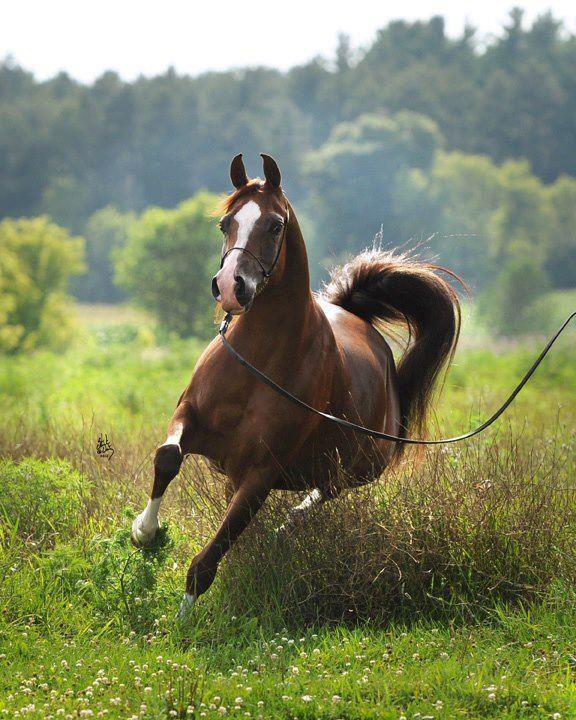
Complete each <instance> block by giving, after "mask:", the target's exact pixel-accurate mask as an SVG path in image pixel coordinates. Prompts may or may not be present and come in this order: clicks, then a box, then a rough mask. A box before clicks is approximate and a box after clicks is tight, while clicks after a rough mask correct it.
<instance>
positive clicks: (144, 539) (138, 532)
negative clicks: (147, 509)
mask: <svg viewBox="0 0 576 720" xmlns="http://www.w3.org/2000/svg"><path fill="white" fill-rule="evenodd" d="M157 530H158V527H155V528H153V529H152V530H148V531H146V530H144V528H143V527H142V520H141V518H140V515H138V517H136V518H135V519H134V522H133V523H132V534H131V535H130V540H131V541H132V545H134V547H137V548H142V547H148V546H149V545H151V544H152V543H153V542H154V538H155V537H156V532H157Z"/></svg>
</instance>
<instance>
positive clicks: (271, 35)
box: [0, 0, 576, 81]
mask: <svg viewBox="0 0 576 720" xmlns="http://www.w3.org/2000/svg"><path fill="white" fill-rule="evenodd" d="M0 2H1V3H2V11H1V14H0V58H2V57H5V56H7V55H11V56H13V57H14V59H15V60H16V61H17V62H19V63H20V64H21V65H23V66H24V67H25V68H27V69H29V70H32V71H33V72H34V73H35V74H36V76H37V77H38V78H40V79H45V78H48V77H51V76H53V75H54V74H55V73H57V72H59V71H61V70H65V71H67V72H68V73H69V74H70V75H72V76H73V77H75V78H77V79H79V80H83V81H91V80H93V79H94V78H95V77H97V76H98V75H100V74H101V73H102V72H103V71H104V70H108V69H112V70H116V71H117V72H119V73H120V74H121V75H122V76H123V77H124V78H126V79H133V78H135V77H137V76H138V75H141V74H143V75H156V74H159V73H162V72H164V71H165V70H166V69H167V68H168V67H169V66H171V65H173V66H174V67H175V68H176V70H177V71H178V72H180V73H189V74H192V75H196V74H198V73H201V72H204V71H206V70H223V69H228V68H231V67H243V66H254V65H268V66H273V67H278V68H282V69H286V68H289V67H291V66H292V65H296V64H299V63H303V62H306V61H307V60H309V59H310V58H312V57H314V56H315V55H323V56H327V57H332V55H333V53H334V49H335V47H336V38H337V35H338V33H339V32H346V33H348V34H349V35H350V36H351V38H352V42H353V45H354V46H358V45H360V46H363V45H366V44H368V43H370V41H371V40H372V39H373V38H374V35H375V32H376V30H377V29H378V28H380V27H382V26H384V25H385V24H386V23H387V22H388V21H389V20H392V19H398V18H400V17H402V18H405V19H408V20H415V19H426V18H429V17H430V16H431V15H433V14H438V15H443V16H444V17H445V18H446V22H447V28H448V32H449V33H450V34H452V35H454V34H458V33H460V32H461V30H462V28H463V27H464V24H465V23H466V21H468V22H470V23H471V24H473V25H475V26H477V27H478V29H479V30H480V32H481V33H482V35H483V36H485V35H489V34H491V33H497V32H498V31H499V28H500V27H501V26H502V23H503V22H505V21H506V17H507V12H508V8H509V7H511V6H512V5H513V4H514V2H511V4H510V5H509V6H507V5H506V4H503V3H502V2H501V0H481V1H480V0H474V1H473V2H468V3H466V4H465V6H464V4H463V3H462V2H459V1H458V0H437V2H435V3H430V2H427V1H426V0H404V1H403V2H402V3H400V4H397V3H386V2H383V1H382V0H351V1H350V2H346V3H343V2H338V1H337V0H331V2H314V0H284V2H281V1H279V0H270V1H269V2H263V0H256V1H255V0H237V1H235V2H234V1H233V0H161V1H159V0H138V1H135V0H98V1H97V2H94V0H92V1H89V0H12V1H11V0H0ZM517 4H518V5H521V6H522V7H524V8H525V9H526V14H527V18H528V20H531V19H533V18H534V17H535V16H536V15H538V14H540V13H542V12H544V11H546V10H548V9H551V10H552V11H553V13H554V14H555V15H556V16H557V17H558V18H562V19H564V20H565V22H566V24H567V27H568V28H569V29H570V31H571V32H576V3H575V2H574V0H548V2H547V1H546V0H523V2H520V0H518V2H517Z"/></svg>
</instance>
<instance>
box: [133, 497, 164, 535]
mask: <svg viewBox="0 0 576 720" xmlns="http://www.w3.org/2000/svg"><path fill="white" fill-rule="evenodd" d="M161 503H162V498H161V497H159V498H154V499H152V498H150V499H149V500H148V503H147V504H146V507H145V508H144V510H143V511H142V512H141V513H140V515H138V517H139V519H140V529H141V530H142V531H143V532H144V533H145V534H146V535H148V534H149V533H151V532H154V531H156V530H157V529H158V525H159V523H158V511H159V510H160V504H161Z"/></svg>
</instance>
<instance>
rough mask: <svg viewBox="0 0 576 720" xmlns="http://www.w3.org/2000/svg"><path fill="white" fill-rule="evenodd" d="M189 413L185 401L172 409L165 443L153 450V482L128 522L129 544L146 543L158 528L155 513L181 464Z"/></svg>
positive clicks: (188, 428) (188, 424) (141, 544)
mask: <svg viewBox="0 0 576 720" xmlns="http://www.w3.org/2000/svg"><path fill="white" fill-rule="evenodd" d="M190 425H191V414H190V410H189V406H188V403H182V404H181V405H179V406H178V407H177V408H176V411H175V413H174V415H173V416H172V420H171V421H170V425H169V426H168V437H167V438H166V442H165V443H164V444H163V445H161V446H160V447H159V448H158V450H156V456H155V458H154V483H153V485H152V493H151V495H150V498H149V499H148V503H147V504H146V507H145V508H144V510H142V512H141V513H140V514H139V515H138V516H137V517H136V518H135V519H134V522H133V523H132V543H133V544H134V545H136V546H137V547H141V546H145V545H149V544H150V543H151V542H152V541H153V540H154V537H155V535H156V531H157V530H158V528H159V527H160V523H159V522H158V512H159V510H160V505H161V503H162V499H163V497H164V493H165V492H166V488H167V487H168V485H169V484H170V482H171V481H172V480H173V479H174V478H175V477H176V475H177V474H178V472H179V470H180V466H181V465H182V458H183V451H182V442H183V437H184V435H185V433H187V432H189V430H190Z"/></svg>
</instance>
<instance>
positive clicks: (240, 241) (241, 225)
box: [234, 200, 262, 248]
mask: <svg viewBox="0 0 576 720" xmlns="http://www.w3.org/2000/svg"><path fill="white" fill-rule="evenodd" d="M260 215H262V210H260V206H259V205H258V203H257V202H254V200H250V202H247V203H246V205H242V207H241V208H240V210H238V212H237V213H236V215H234V220H236V222H237V223H238V233H237V235H236V245H235V246H234V247H239V248H245V247H246V245H247V244H248V238H249V237H250V233H251V232H252V230H253V229H254V225H255V224H256V220H258V218H259V217H260Z"/></svg>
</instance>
